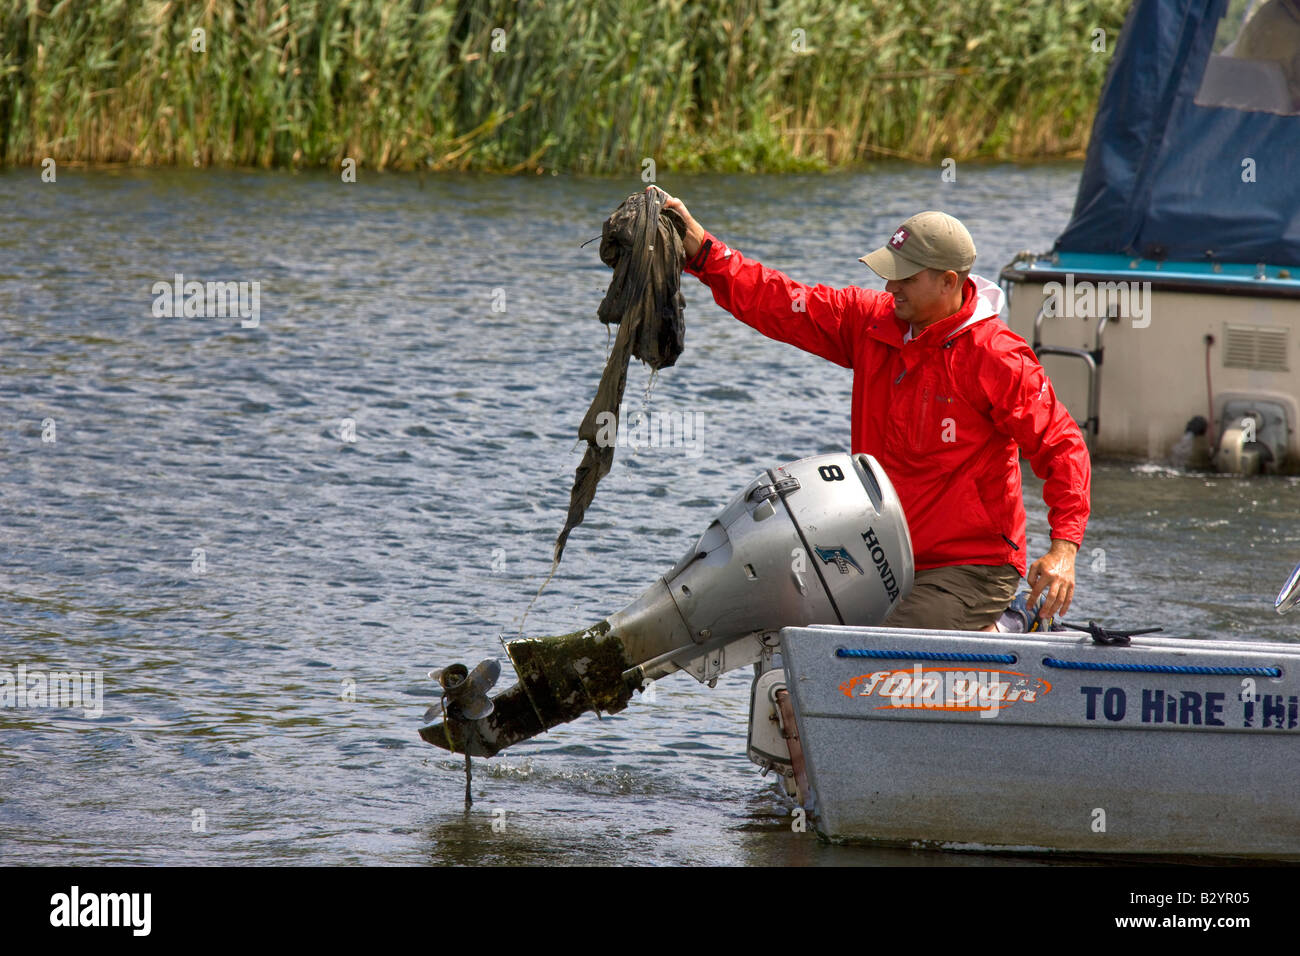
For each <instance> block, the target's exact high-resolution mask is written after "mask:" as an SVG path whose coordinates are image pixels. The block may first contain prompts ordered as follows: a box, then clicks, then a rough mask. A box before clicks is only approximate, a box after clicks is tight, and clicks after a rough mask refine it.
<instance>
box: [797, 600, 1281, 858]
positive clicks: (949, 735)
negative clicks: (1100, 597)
mask: <svg viewBox="0 0 1300 956" xmlns="http://www.w3.org/2000/svg"><path fill="white" fill-rule="evenodd" d="M781 648H782V661H783V665H784V669H785V679H786V682H787V684H788V687H789V691H790V695H791V699H792V702H793V709H794V714H795V719H796V725H797V729H798V733H799V738H800V742H801V745H802V749H803V754H804V760H805V762H806V772H807V778H808V782H809V790H810V792H809V793H808V794H806V795H805V797H804V802H805V806H807V807H808V808H809V810H810V814H811V817H812V820H813V822H814V824H815V826H816V828H817V830H818V832H819V833H820V834H821V835H822V836H824V837H825V838H827V839H829V840H832V841H835V842H882V843H890V844H911V845H917V844H921V845H930V846H939V847H947V848H964V849H980V850H986V849H992V850H1002V851H1009V850H1015V851H1032V850H1047V851H1057V852H1066V853H1103V854H1142V855H1145V854H1168V855H1178V856H1185V855H1210V856H1226V857H1259V858H1270V859H1300V792H1298V791H1300V774H1298V773H1297V771H1298V770H1300V759H1298V758H1300V726H1298V725H1300V719H1298V718H1300V713H1298V709H1300V708H1298V707H1297V704H1300V645H1289V644H1261V643H1247V642H1237V641H1223V640H1203V641H1202V640H1160V639H1156V638H1145V639H1144V638H1140V637H1139V638H1134V639H1133V642H1132V645H1131V646H1127V647H1111V646H1101V645H1097V644H1094V643H1093V642H1092V640H1091V638H1089V637H1087V636H1083V637H1082V638H1080V637H1079V636H1078V633H1077V632H1066V633H1064V634H1052V635H1043V636H1038V635H1023V634H1021V635H1015V634H991V633H990V634H983V633H980V634H972V633H968V632H954V631H907V630H900V629H889V628H852V627H839V626H824V627H807V628H786V629H784V630H782V632H781ZM846 652H847V654H848V655H849V656H846ZM863 652H874V653H878V654H885V655H890V654H892V655H896V656H877V657H868V656H851V655H860V654H862V653H863ZM952 654H960V655H977V656H982V657H984V659H982V660H971V659H965V660H942V659H935V658H936V656H937V657H939V658H942V656H944V655H952ZM918 658H928V659H918ZM1133 665H1138V666H1139V667H1141V668H1144V669H1142V670H1134V669H1129V668H1132V667H1133ZM1077 666H1082V667H1101V668H1106V669H1072V668H1073V667H1077ZM1116 667H1121V668H1126V669H1110V668H1116ZM1195 668H1201V669H1205V670H1204V671H1203V672H1200V673H1197V672H1195V671H1194V670H1193V669H1195ZM1162 671H1163V672H1162ZM882 675H884V676H882ZM962 675H964V676H962ZM1269 675H1276V676H1269ZM891 677H892V682H891ZM962 680H965V681H966V683H965V684H964V685H963V684H962V683H961V681H962ZM999 685H1001V686H999ZM954 691H956V693H954ZM971 693H974V696H973V697H971V698H970V699H969V700H966V704H965V705H964V704H963V699H965V698H967V697H968V695H969V694H971ZM999 698H1000V699H999ZM971 703H973V704H974V706H973V707H971V706H969V705H970V704H971Z"/></svg>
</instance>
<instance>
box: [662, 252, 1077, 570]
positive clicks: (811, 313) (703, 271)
mask: <svg viewBox="0 0 1300 956" xmlns="http://www.w3.org/2000/svg"><path fill="white" fill-rule="evenodd" d="M686 271H688V272H690V273H691V274H692V275H695V276H698V277H699V278H700V279H701V280H702V281H703V282H704V283H705V284H706V285H707V286H708V287H709V288H710V289H712V290H713V297H714V299H716V300H717V303H718V304H719V305H720V306H722V307H723V308H724V309H726V310H727V311H728V312H730V313H731V314H732V315H734V316H735V317H736V318H738V319H740V320H741V321H742V322H744V323H745V324H746V325H750V326H752V327H754V328H755V329H757V330H758V331H760V332H762V333H763V334H764V335H766V336H768V337H769V338H773V339H776V340H778V341H780V342H788V343H789V344H791V345H795V346H798V347H799V348H801V349H804V350H806V351H808V352H812V353H813V354H814V355H820V356H821V357H822V358H825V359H829V360H830V361H832V362H834V363H835V364H837V365H842V366H844V367H846V368H851V369H853V436H852V451H853V452H854V453H857V452H866V453H867V454H869V455H873V456H875V458H876V459H877V460H878V461H879V462H880V464H881V465H882V466H883V467H884V469H885V472H886V474H888V475H889V478H890V480H891V481H892V482H893V483H894V488H895V489H896V490H897V492H898V495H899V498H900V499H901V500H902V502H903V511H904V514H905V516H906V517H907V523H908V526H909V528H910V529H911V533H912V550H913V553H914V557H915V562H916V569H917V570H918V571H921V570H925V569H926V568H937V567H943V566H945V565H951V564H991V565H1002V564H1011V565H1015V567H1016V568H1017V569H1018V570H1019V571H1020V573H1021V574H1022V575H1023V574H1024V573H1025V569H1026V562H1025V506H1024V501H1023V498H1022V495H1021V487H1020V464H1019V456H1018V455H1017V453H1016V446H1017V445H1019V447H1020V449H1021V450H1022V451H1023V452H1024V454H1025V457H1026V458H1028V459H1029V463H1030V465H1031V466H1032V467H1033V469H1034V474H1036V475H1038V476H1039V477H1040V478H1042V479H1044V485H1043V498H1044V500H1045V501H1046V502H1047V506H1048V513H1047V519H1048V523H1049V524H1050V525H1051V535H1052V537H1053V538H1063V539H1065V540H1067V541H1073V542H1074V543H1075V544H1082V542H1083V532H1084V528H1085V527H1086V525H1087V523H1088V512H1089V492H1090V487H1091V483H1092V465H1091V461H1090V459H1089V455H1088V448H1087V445H1086V444H1085V443H1084V440H1083V435H1082V434H1081V433H1080V431H1079V426H1078V425H1077V424H1075V422H1074V419H1073V418H1071V417H1070V415H1069V413H1068V412H1067V411H1066V409H1065V406H1064V405H1062V404H1061V403H1060V402H1059V401H1057V399H1056V393H1055V392H1054V391H1053V389H1052V383H1051V382H1050V381H1049V380H1048V378H1047V374H1046V373H1045V372H1044V371H1043V367H1042V366H1041V365H1040V364H1039V363H1038V359H1037V357H1036V356H1035V355H1034V352H1033V349H1031V348H1030V347H1029V345H1028V344H1027V343H1026V342H1025V340H1024V339H1022V338H1021V337H1020V336H1018V335H1016V334H1015V333H1014V332H1012V331H1011V330H1010V329H1009V328H1007V326H1006V324H1005V323H1003V322H1002V321H1001V320H1000V319H999V318H997V311H998V308H1000V305H1001V290H999V289H998V288H997V287H996V286H995V285H993V284H992V283H990V282H988V280H986V279H978V280H976V279H967V280H966V287H965V289H964V290H963V299H962V307H961V309H959V310H958V311H957V312H956V313H955V314H953V315H951V316H949V317H948V318H946V319H942V320H940V321H939V322H936V323H935V324H933V325H931V326H929V327H927V328H926V329H925V330H924V331H922V332H921V334H920V335H918V336H916V337H914V338H912V339H911V340H910V341H909V342H907V343H904V342H903V335H904V333H906V332H907V331H908V328H909V327H908V325H907V323H905V322H903V321H902V320H901V319H899V318H898V317H897V316H896V315H895V314H894V297H893V296H892V295H890V294H888V293H886V292H875V291H872V290H870V289H861V288H857V287H852V286H851V287H849V288H847V289H833V288H831V287H830V286H826V285H817V286H807V285H803V284H802V283H799V282H794V281H793V280H791V279H789V278H788V277H786V276H785V275H783V274H782V273H780V272H778V271H776V270H775V269H768V268H766V267H765V266H763V265H761V264H760V263H758V262H754V261H751V260H748V259H746V258H745V257H744V256H743V255H741V254H740V253H739V252H737V251H736V250H734V249H728V248H727V247H726V246H725V245H724V244H723V243H721V242H720V241H718V239H716V238H714V237H713V236H712V235H706V237H705V241H704V243H703V244H702V245H701V247H700V252H699V254H698V255H696V256H695V257H694V258H693V259H692V260H691V261H690V262H688V263H687V265H686Z"/></svg>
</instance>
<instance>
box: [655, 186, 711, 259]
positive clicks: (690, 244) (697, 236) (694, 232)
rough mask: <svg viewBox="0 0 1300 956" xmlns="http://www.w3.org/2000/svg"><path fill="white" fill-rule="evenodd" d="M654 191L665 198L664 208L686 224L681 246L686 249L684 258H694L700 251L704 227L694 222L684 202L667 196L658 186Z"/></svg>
mask: <svg viewBox="0 0 1300 956" xmlns="http://www.w3.org/2000/svg"><path fill="white" fill-rule="evenodd" d="M655 189H659V191H660V192H661V193H663V194H664V196H665V197H667V198H666V199H665V201H664V208H665V209H672V210H674V211H675V212H676V213H677V214H678V215H679V216H681V217H682V222H684V223H686V238H684V239H683V240H682V245H683V246H685V247H686V258H687V259H693V258H695V256H696V254H697V253H698V252H699V251H700V245H701V244H702V243H703V242H704V227H703V226H701V225H700V224H699V223H698V222H696V221H695V217H694V216H692V215H691V214H690V212H689V211H688V210H687V208H686V204H685V203H684V202H682V201H681V200H680V199H676V198H674V197H672V196H669V195H668V193H667V192H666V191H665V190H663V189H660V188H659V187H658V186H656V187H655Z"/></svg>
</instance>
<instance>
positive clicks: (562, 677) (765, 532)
mask: <svg viewBox="0 0 1300 956" xmlns="http://www.w3.org/2000/svg"><path fill="white" fill-rule="evenodd" d="M911 587H912V541H911V536H910V535H909V533H908V530H907V521H906V519H905V518H904V516H903V509H902V506H901V504H900V503H899V500H898V495H897V493H896V492H895V491H894V487H893V485H892V484H890V481H889V479H888V478H887V477H886V476H885V473H884V471H883V470H882V469H881V467H880V465H879V464H878V463H877V462H876V460H875V459H874V458H872V457H871V456H870V455H864V454H857V455H845V454H834V455H820V456H818V457H816V458H804V459H801V460H799V461H796V462H792V463H790V464H788V465H783V466H780V467H778V468H773V469H770V470H768V471H765V472H763V473H762V474H761V475H759V476H758V477H757V478H755V479H754V480H753V481H751V482H750V483H749V484H748V485H747V486H746V487H745V489H744V490H743V491H742V492H740V494H738V495H736V497H735V498H733V499H732V500H731V503H730V504H728V505H727V507H726V508H724V509H723V511H722V513H721V514H720V515H718V517H717V518H715V519H714V521H713V523H712V524H710V525H709V527H708V529H707V530H706V531H705V532H704V534H703V536H702V537H701V538H700V540H699V542H698V543H697V544H696V545H695V546H694V547H693V548H691V549H690V551H688V552H687V553H686V554H685V555H684V556H683V557H682V559H681V560H680V561H678V562H677V566H676V567H674V568H673V569H672V570H671V571H669V572H668V573H667V574H665V575H664V576H663V577H662V578H660V579H659V580H658V581H656V582H655V583H654V584H653V585H651V586H650V588H649V589H648V590H647V591H646V592H645V593H644V594H642V595H641V596H640V597H639V598H637V599H636V600H635V601H633V602H632V603H631V604H629V605H628V606H627V607H626V608H624V609H623V610H622V611H619V612H618V613H617V614H614V615H611V616H610V617H609V618H608V619H607V620H605V621H602V622H601V623H600V624H597V625H594V626H592V627H589V628H587V629H586V630H584V631H577V632H574V633H573V634H566V635H562V636H559V637H548V638H525V639H520V640H516V641H510V642H509V643H507V644H506V650H507V651H508V653H509V655H510V660H511V662H512V663H513V664H514V667H515V671H516V673H517V674H518V675H519V683H518V684H517V685H515V686H514V687H512V688H510V689H509V690H507V691H505V692H503V693H501V694H499V695H498V696H497V697H495V698H493V699H492V700H491V702H490V706H489V705H488V703H487V701H486V700H484V699H483V698H484V697H485V695H486V692H487V691H488V690H490V686H488V685H487V683H486V679H487V677H488V675H492V676H491V679H492V680H495V673H494V672H493V671H492V669H491V668H490V667H485V665H484V664H480V665H479V667H476V668H475V669H474V673H473V675H470V678H469V679H467V678H466V676H465V675H467V674H469V672H468V671H467V669H466V668H465V667H464V666H463V665H452V667H449V668H444V669H443V671H440V672H437V673H438V674H439V676H440V678H441V683H442V685H443V687H444V689H445V688H448V687H449V686H450V689H449V690H448V691H447V693H448V695H449V696H448V697H445V698H444V701H443V702H441V703H439V704H435V705H434V706H433V707H431V708H429V711H428V712H427V713H426V714H425V722H424V724H423V726H421V727H420V736H421V737H423V738H424V739H425V740H426V741H428V742H429V743H431V744H435V745H437V746H439V747H443V748H446V749H448V750H452V751H455V752H459V753H470V754H475V755H481V756H491V755H492V754H495V753H497V752H499V751H500V750H501V749H502V748H504V747H508V746H510V745H511V744H513V743H517V742H518V741H520V740H526V739H527V738H529V737H533V736H535V735H536V734H539V733H541V732H542V731H544V730H546V729H548V728H550V727H554V726H556V725H557V724H561V723H564V722H565V721H569V720H573V719H574V718H576V717H578V716H579V715H581V714H583V713H585V712H586V711H588V710H596V711H608V712H614V711H619V710H622V709H623V708H624V707H625V706H626V704H627V701H628V700H629V699H630V698H631V696H632V693H633V691H635V690H637V689H640V688H641V687H642V686H643V684H644V682H646V681H648V680H654V679H656V678H659V677H663V676H666V675H667V674H670V673H672V672H673V671H677V670H685V671H687V672H688V673H690V674H691V675H692V676H693V677H695V678H696V679H697V680H699V681H706V682H709V683H712V682H713V681H714V680H715V679H716V678H717V676H718V675H719V674H721V673H723V672H725V671H729V670H733V669H735V668H737V667H744V666H746V665H749V664H753V663H755V662H757V661H758V660H759V659H760V658H761V657H762V656H763V651H764V646H765V644H764V641H765V638H771V637H773V636H774V635H775V633H776V632H777V631H779V630H780V629H781V628H783V627H787V626H802V625H808V624H855V625H877V624H880V623H881V622H883V621H884V619H885V617H886V616H887V615H888V614H889V612H890V611H891V610H892V609H893V607H894V606H895V604H897V602H898V601H900V600H901V599H902V598H903V597H905V596H906V595H907V594H908V592H909V591H910V590H911ZM771 643H772V642H771V641H769V642H768V644H767V647H768V649H769V653H770V647H771ZM448 674H451V675H453V676H452V679H451V683H450V685H449V682H448V679H447V676H448ZM471 685H472V688H473V689H472V695H473V697H472V700H473V703H472V704H470V705H468V706H467V704H466V702H465V701H462V700H460V699H459V697H457V699H456V700H452V699H450V698H451V697H452V696H455V695H458V694H459V695H461V696H464V695H466V694H467V693H469V691H463V690H461V688H462V687H465V688H469V687H470V686H471Z"/></svg>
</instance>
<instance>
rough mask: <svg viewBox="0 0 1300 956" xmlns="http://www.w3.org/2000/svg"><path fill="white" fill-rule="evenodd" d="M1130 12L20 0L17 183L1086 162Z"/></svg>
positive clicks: (1068, 3)
mask: <svg viewBox="0 0 1300 956" xmlns="http://www.w3.org/2000/svg"><path fill="white" fill-rule="evenodd" d="M1128 2H1129V0H1037V2H1034V3H1029V4H1026V3H1023V2H1013V0H955V2H953V3H948V4H935V3H933V2H932V0H924V2H922V0H889V2H867V3H858V4H849V3H824V2H814V0H731V2H724V0H692V2H687V0H511V2H507V0H479V2H470V0H441V2H433V0H204V2H184V0H98V2H81V0H0V163H3V164H10V165H12V164H21V165H27V164H36V163H40V162H41V161H42V160H43V159H45V158H46V157H52V158H54V159H55V160H56V161H58V162H61V163H87V164H107V163H127V164H135V165H179V164H195V165H209V164H215V165H224V166H263V167H270V166H283V167H293V168H311V167H335V168H337V167H338V166H339V165H340V163H341V162H342V160H343V159H344V158H345V157H350V158H352V159H354V160H356V161H357V163H358V165H360V166H362V167H366V168H374V169H385V168H392V169H430V170H448V169H454V170H460V169H484V170H497V171H512V172H519V171H529V172H532V171H544V170H545V171H550V170H558V171H563V172H584V173H626V172H628V171H629V170H640V169H641V168H642V165H643V163H644V161H645V160H646V159H653V160H654V161H655V162H656V164H657V166H659V167H661V168H665V169H675V170H691V169H717V170H725V171H789V170H799V169H827V168H838V167H846V166H854V165H858V164H861V163H863V162H865V161H869V160H872V159H876V158H881V157H901V158H906V159H914V160H918V161H934V160H936V159H938V158H941V157H953V158H955V159H968V158H977V157H978V158H990V159H1008V158H1012V159H1032V158H1045V157H1056V156H1067V155H1077V154H1078V153H1079V152H1080V151H1081V150H1082V149H1083V148H1084V146H1085V145H1086V143H1087V136H1088V131H1089V127H1090V125H1091V120H1092V114H1093V110H1094V107H1095V104H1096V99H1097V96H1098V94H1099V92H1100V89H1101V85H1102V82H1103V80H1104V77H1105V71H1106V68H1107V65H1108V64H1109V61H1110V52H1111V50H1112V49H1113V47H1114V43H1115V39H1116V36H1117V34H1118V30H1119V27H1120V25H1121V22H1122V20H1123V16H1124V13H1125V11H1126V9H1127V6H1128ZM1095 29H1102V30H1104V31H1105V32H1106V38H1107V39H1106V52H1105V53H1098V52H1095V51H1094V49H1093V48H1094V45H1095V43H1094V34H1093V31H1094V30H1095ZM195 30H202V31H203V47H204V49H203V50H202V51H198V50H195V49H194V48H193V47H194V46H195V45H196V43H195V40H194V37H195V34H194V33H193V31H195Z"/></svg>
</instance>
